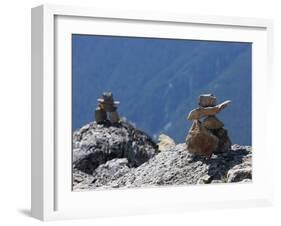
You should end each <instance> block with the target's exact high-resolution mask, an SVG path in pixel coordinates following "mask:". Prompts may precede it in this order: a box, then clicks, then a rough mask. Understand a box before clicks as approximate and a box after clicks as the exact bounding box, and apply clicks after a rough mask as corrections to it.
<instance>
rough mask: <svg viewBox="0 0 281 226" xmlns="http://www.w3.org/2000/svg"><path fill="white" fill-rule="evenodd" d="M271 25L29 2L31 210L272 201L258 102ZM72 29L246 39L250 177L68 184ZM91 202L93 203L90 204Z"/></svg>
mask: <svg viewBox="0 0 281 226" xmlns="http://www.w3.org/2000/svg"><path fill="white" fill-rule="evenodd" d="M272 32H273V22H272V21H271V20H266V19H254V18H240V17H222V16H201V15H183V14H165V13H163V14H162V13H161V14H160V13H154V12H134V11H115V10H114V11H110V10H101V9H91V8H83V7H71V6H56V5H43V6H39V7H36V8H33V9H32V186H31V189H32V191H31V192H32V200H31V213H32V216H33V217H36V218H38V219H41V220H56V219H70V218H89V217H99V216H117V215H130V214H145V213H157V212H175V211H186V210H195V209H204V208H228V207H249V206H261V205H262V206H264V205H271V204H272V202H273V178H272V177H269V176H268V175H271V173H270V174H269V173H268V172H271V171H272V168H273V166H272V163H273V160H272V154H273V150H271V149H269V148H267V147H268V143H267V142H268V140H266V139H265V138H264V134H266V131H267V120H268V116H267V112H266V111H265V110H264V109H265V108H264V106H261V104H259V103H260V102H261V103H267V104H268V108H270V104H271V102H270V101H265V100H268V99H270V98H269V95H270V94H271V93H272V87H273V73H272V61H273V59H272V57H273V46H272V45H273V40H272V39H273V34H272ZM72 33H88V34H89V33H93V34H108V35H110V34H111V35H112V34H114V35H127V36H142V37H151V36H153V37H177V38H189V39H203V40H204V39H205V40H225V41H227V40H228V41H248V42H252V43H253V46H254V47H253V53H252V54H253V65H252V66H253V116H252V117H253V119H252V120H253V128H252V136H253V149H254V154H253V162H254V164H253V182H252V183H250V184H222V185H211V186H208V185H204V186H179V187H173V186H171V187H164V188H146V189H121V190H106V191H91V192H72V190H71V183H70V180H71V173H70V172H71V142H69V141H70V140H71V135H70V134H71V133H70V132H69V130H70V128H71V127H70V118H69V117H70V116H69V115H70V112H69V111H70V110H71V104H70V101H69V95H70V90H71V78H70V77H71V76H70V77H69V74H70V73H71V67H70V66H71V65H70V63H71V61H70V58H69V57H70V54H71V46H70V45H69V43H70V35H71V34H72ZM58 75H59V76H58ZM58 109H59V110H58ZM257 122H259V123H257ZM70 131H71V130H70ZM69 148H70V149H69ZM58 150H59V151H58ZM210 194H211V195H210ZM163 197H165V199H163ZM93 202H94V203H95V205H91V203H93Z"/></svg>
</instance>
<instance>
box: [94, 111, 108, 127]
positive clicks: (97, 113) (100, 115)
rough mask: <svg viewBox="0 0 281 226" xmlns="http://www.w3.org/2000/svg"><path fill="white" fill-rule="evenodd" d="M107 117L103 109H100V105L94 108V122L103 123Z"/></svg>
mask: <svg viewBox="0 0 281 226" xmlns="http://www.w3.org/2000/svg"><path fill="white" fill-rule="evenodd" d="M106 118H107V115H106V112H105V110H103V109H101V108H100V107H98V108H96V110H95V119H96V123H98V124H100V123H103V122H104V121H105V120H106Z"/></svg>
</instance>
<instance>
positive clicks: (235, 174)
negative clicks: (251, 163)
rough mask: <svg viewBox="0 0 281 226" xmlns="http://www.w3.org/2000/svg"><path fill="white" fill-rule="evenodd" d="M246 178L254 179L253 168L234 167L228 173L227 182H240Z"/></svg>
mask: <svg viewBox="0 0 281 226" xmlns="http://www.w3.org/2000/svg"><path fill="white" fill-rule="evenodd" d="M245 179H252V168H251V167H247V168H242V169H233V170H230V171H228V173H227V182H228V183H230V182H240V181H243V180H245Z"/></svg>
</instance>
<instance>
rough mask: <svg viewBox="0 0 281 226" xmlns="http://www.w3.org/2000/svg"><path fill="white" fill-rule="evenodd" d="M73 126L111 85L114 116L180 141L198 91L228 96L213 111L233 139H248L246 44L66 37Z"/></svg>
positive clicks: (89, 113) (77, 125) (88, 118)
mask: <svg viewBox="0 0 281 226" xmlns="http://www.w3.org/2000/svg"><path fill="white" fill-rule="evenodd" d="M72 41H73V45H72V48H73V49H72V51H73V59H72V63H73V75H72V87H73V89H72V92H73V93H72V97H73V99H72V101H73V130H76V129H78V128H80V127H82V126H83V125H85V124H87V123H89V122H90V121H93V120H94V117H93V112H94V109H95V107H96V99H97V98H98V97H99V96H100V95H101V93H102V92H104V91H112V92H113V94H114V97H115V99H116V100H120V101H121V104H120V107H119V109H118V111H119V113H120V115H121V116H123V117H126V118H127V120H128V121H130V122H133V123H135V124H136V125H137V127H138V128H139V129H141V130H143V131H145V132H146V133H148V134H150V135H151V136H152V137H154V138H155V139H156V138H157V136H158V135H159V133H162V132H163V133H165V134H167V135H169V136H170V137H172V138H173V139H174V140H175V141H177V142H178V143H180V142H181V143H182V142H183V140H184V138H185V136H186V134H187V132H188V129H189V127H190V124H191V123H190V122H188V121H187V120H186V116H187V114H188V112H189V111H190V110H191V109H193V108H195V107H196V106H197V97H198V95H199V94H202V93H213V94H214V95H215V96H217V98H218V99H219V101H223V100H226V99H230V100H232V103H231V105H230V106H229V107H228V108H226V109H225V110H224V111H223V112H222V113H220V114H219V115H218V117H219V118H220V119H222V120H223V121H224V123H225V128H226V129H228V131H229V134H230V138H231V139H232V142H233V143H239V144H241V145H251V127H252V125H251V44H249V43H231V42H211V41H188V40H167V39H150V38H125V37H121V38H120V37H119V38H118V37H107V36H87V35H73V39H72Z"/></svg>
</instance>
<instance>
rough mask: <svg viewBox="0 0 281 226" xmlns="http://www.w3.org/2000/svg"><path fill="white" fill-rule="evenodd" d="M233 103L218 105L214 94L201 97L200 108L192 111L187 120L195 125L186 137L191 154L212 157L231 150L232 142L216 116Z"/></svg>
mask: <svg viewBox="0 0 281 226" xmlns="http://www.w3.org/2000/svg"><path fill="white" fill-rule="evenodd" d="M230 102H231V101H230V100H227V101H224V102H223V103H221V104H218V105H217V104H216V97H215V96H214V95H213V94H203V95H200V96H199V99H198V105H199V107H198V108H196V109H194V110H192V111H191V112H190V113H189V115H188V117H187V119H188V120H193V124H192V126H191V128H190V130H189V132H188V135H187V137H186V145H187V149H188V150H189V152H191V153H193V154H196V155H203V156H207V157H211V155H212V154H213V153H221V152H226V151H229V150H230V149H231V141H230V139H229V137H228V135H227V130H226V129H224V128H223V127H224V124H223V122H222V121H220V120H219V119H218V118H217V117H216V114H218V113H219V112H220V111H221V110H223V109H224V108H225V107H226V106H227V105H228V104H229V103H230Z"/></svg>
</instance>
